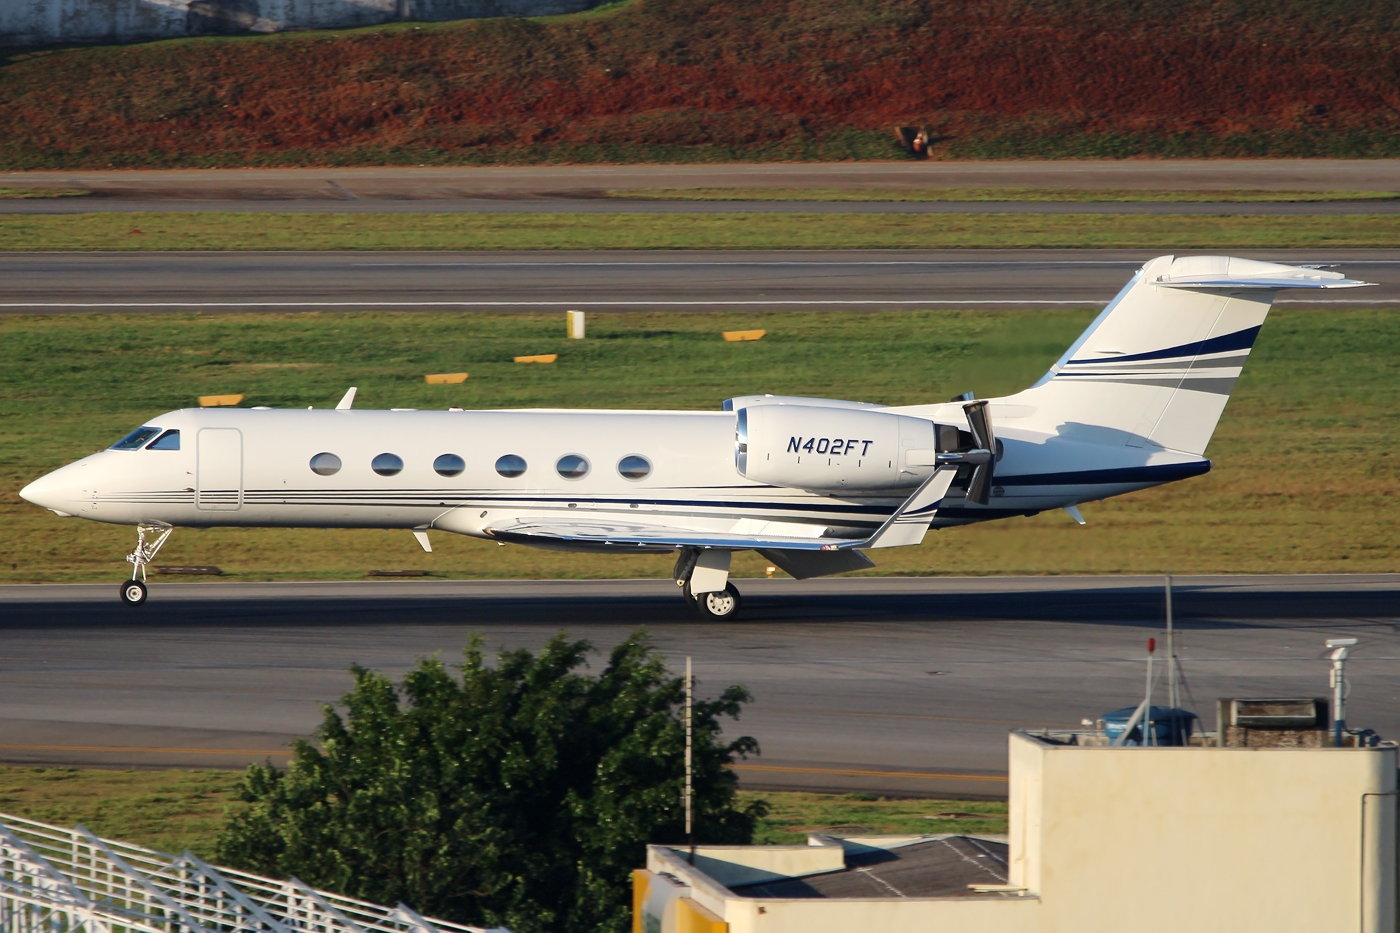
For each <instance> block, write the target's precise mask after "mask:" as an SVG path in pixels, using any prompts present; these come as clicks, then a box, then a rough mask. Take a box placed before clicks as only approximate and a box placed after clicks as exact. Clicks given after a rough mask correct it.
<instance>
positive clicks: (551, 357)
mask: <svg viewBox="0 0 1400 933" xmlns="http://www.w3.org/2000/svg"><path fill="white" fill-rule="evenodd" d="M557 359H559V354H558V353H540V354H537V355H535V356H517V357H516V358H515V361H516V362H517V363H553V362H554V361H555V360H557Z"/></svg>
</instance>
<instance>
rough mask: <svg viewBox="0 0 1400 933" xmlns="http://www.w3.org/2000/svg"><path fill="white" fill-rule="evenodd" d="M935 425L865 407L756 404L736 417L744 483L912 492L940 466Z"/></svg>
mask: <svg viewBox="0 0 1400 933" xmlns="http://www.w3.org/2000/svg"><path fill="white" fill-rule="evenodd" d="M937 464H938V459H937V450H936V445H935V443H934V425H933V422H932V421H926V420H925V419H923V418H911V417H909V416H907V415H895V414H889V413H886V412H882V411H879V410H878V409H868V408H825V407H819V406H803V405H757V406H750V407H747V408H741V409H739V411H738V412H737V414H736V415H735V431H734V466H735V468H736V469H737V470H738V471H739V474H740V475H741V476H743V477H744V478H746V479H750V480H753V481H755V482H759V483H770V484H772V485H774V486H788V487H792V488H795V489H805V490H808V491H810V492H818V493H824V494H828V495H830V494H839V493H846V492H873V491H878V490H885V489H902V488H908V487H911V486H917V485H918V484H919V483H920V482H922V481H923V480H924V479H926V478H927V477H928V476H929V474H931V473H932V472H933V471H934V469H935V468H936V467H937Z"/></svg>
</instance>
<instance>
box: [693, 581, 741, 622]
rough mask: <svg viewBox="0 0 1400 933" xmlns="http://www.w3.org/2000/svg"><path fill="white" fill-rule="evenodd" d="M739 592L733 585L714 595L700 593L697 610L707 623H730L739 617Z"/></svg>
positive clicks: (696, 600)
mask: <svg viewBox="0 0 1400 933" xmlns="http://www.w3.org/2000/svg"><path fill="white" fill-rule="evenodd" d="M739 606H740V600H739V590H738V589H737V588H736V587H735V586H734V584H733V583H729V584H726V585H725V587H724V589H722V590H718V591H716V592H713V593H699V594H697V596H696V598H695V609H696V611H697V612H699V613H700V618H702V619H704V620H705V621H706V622H730V621H733V620H734V619H735V618H737V617H738V615H739Z"/></svg>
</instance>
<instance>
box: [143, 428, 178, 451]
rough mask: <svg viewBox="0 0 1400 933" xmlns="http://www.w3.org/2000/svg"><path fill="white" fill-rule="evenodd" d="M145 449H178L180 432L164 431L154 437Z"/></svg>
mask: <svg viewBox="0 0 1400 933" xmlns="http://www.w3.org/2000/svg"><path fill="white" fill-rule="evenodd" d="M146 449H147V450H179V449H180V432H179V431H166V432H165V433H164V434H162V435H161V436H160V437H158V438H156V439H155V440H154V441H152V442H151V446H150V447H147V448H146Z"/></svg>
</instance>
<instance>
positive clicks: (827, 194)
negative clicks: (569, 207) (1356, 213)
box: [607, 188, 1400, 204]
mask: <svg viewBox="0 0 1400 933" xmlns="http://www.w3.org/2000/svg"><path fill="white" fill-rule="evenodd" d="M607 194H608V196H609V197H614V198H631V199H636V200H648V201H899V202H904V201H913V202H917V201H941V202H946V201H951V202H973V201H996V202H1001V201H1009V202H1036V203H1044V202H1073V203H1081V204H1084V203H1089V204H1111V203H1148V204H1173V203H1190V204H1312V203H1326V202H1331V201H1393V200H1395V199H1396V198H1400V193H1397V192H1394V191H1256V190H1236V191H1155V190H1138V189H1133V188H1117V189H1111V188H1102V189H1100V188H620V189H614V190H611V191H608V192H607Z"/></svg>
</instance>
